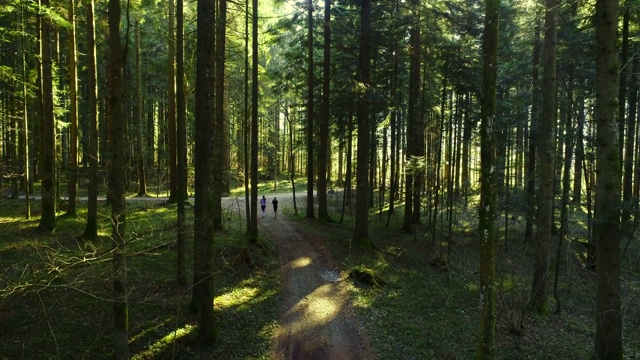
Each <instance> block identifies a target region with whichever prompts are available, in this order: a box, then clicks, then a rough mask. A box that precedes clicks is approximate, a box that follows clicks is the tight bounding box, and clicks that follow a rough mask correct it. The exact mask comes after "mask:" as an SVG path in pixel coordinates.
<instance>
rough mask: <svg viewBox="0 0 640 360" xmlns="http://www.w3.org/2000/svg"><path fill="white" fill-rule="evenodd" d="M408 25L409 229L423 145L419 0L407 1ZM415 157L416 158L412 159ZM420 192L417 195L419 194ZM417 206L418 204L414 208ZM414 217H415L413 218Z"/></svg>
mask: <svg viewBox="0 0 640 360" xmlns="http://www.w3.org/2000/svg"><path fill="white" fill-rule="evenodd" d="M410 16H411V29H410V31H409V42H410V43H411V47H410V49H411V50H410V51H411V52H410V55H409V56H410V66H409V105H408V108H409V111H408V115H407V134H408V135H407V160H406V161H407V162H408V163H409V164H411V168H410V169H408V171H407V172H406V174H407V175H406V191H405V206H404V222H403V225H402V228H403V229H404V230H405V231H408V232H411V231H413V226H414V225H415V224H417V223H418V222H419V220H420V219H419V216H420V214H419V212H418V214H415V213H414V212H415V211H416V206H415V205H416V203H415V199H416V193H417V194H420V185H421V182H420V181H419V180H418V178H419V177H420V174H421V173H422V170H421V169H420V167H419V166H417V164H418V163H419V162H420V159H418V158H417V156H418V155H419V154H418V153H419V149H420V148H422V147H423V146H424V144H423V143H421V142H420V138H421V136H420V134H419V132H420V128H421V127H420V125H419V124H420V123H421V122H422V120H421V114H420V60H421V58H420V53H421V51H420V50H421V44H420V15H419V2H417V1H412V3H411V14H410ZM416 160H417V161H416ZM419 196H420V195H418V198H419ZM418 209H419V208H418ZM416 218H417V219H416Z"/></svg>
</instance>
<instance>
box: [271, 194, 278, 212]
mask: <svg viewBox="0 0 640 360" xmlns="http://www.w3.org/2000/svg"><path fill="white" fill-rule="evenodd" d="M271 203H272V204H273V213H274V214H275V216H276V217H278V199H277V198H275V197H274V198H273V201H271Z"/></svg>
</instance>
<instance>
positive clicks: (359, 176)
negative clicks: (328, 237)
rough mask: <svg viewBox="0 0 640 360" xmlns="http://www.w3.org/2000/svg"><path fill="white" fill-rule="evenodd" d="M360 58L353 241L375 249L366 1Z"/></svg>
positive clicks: (366, 0)
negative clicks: (371, 218)
mask: <svg viewBox="0 0 640 360" xmlns="http://www.w3.org/2000/svg"><path fill="white" fill-rule="evenodd" d="M361 11H362V12H361V25H360V26H361V28H360V55H359V61H358V70H357V79H356V81H357V82H358V83H359V84H361V87H362V88H364V91H363V92H362V93H361V94H359V95H360V99H359V102H358V110H357V116H358V150H357V152H358V159H357V172H356V223H355V230H354V234H353V240H354V242H355V243H356V244H358V245H360V246H362V247H371V246H372V245H371V239H370V238H369V203H368V200H369V149H370V147H371V144H370V143H369V136H370V134H369V128H370V125H369V91H370V89H369V88H370V86H371V84H370V72H371V65H370V57H371V55H370V53H369V51H370V48H371V0H363V1H362V9H361Z"/></svg>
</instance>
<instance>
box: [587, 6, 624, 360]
mask: <svg viewBox="0 0 640 360" xmlns="http://www.w3.org/2000/svg"><path fill="white" fill-rule="evenodd" d="M618 7H619V5H618V0H597V1H596V14H595V24H596V49H597V50H596V84H595V85H596V102H595V120H596V126H597V133H596V143H597V148H596V174H597V180H596V210H595V220H594V223H593V238H594V241H595V243H596V262H597V263H596V276H597V291H596V337H595V358H597V359H608V360H611V359H622V355H623V351H622V316H621V298H620V296H621V295H620V205H621V204H620V185H621V184H620V181H621V180H620V178H621V177H620V175H621V159H620V150H619V144H618V139H619V138H618V124H617V123H616V112H617V106H618V103H617V100H618V99H617V98H616V90H617V88H618V80H619V75H618V71H619V68H618V65H619V64H618V51H617V47H618V45H617V44H618V42H617V27H618Z"/></svg>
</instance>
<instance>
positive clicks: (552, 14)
mask: <svg viewBox="0 0 640 360" xmlns="http://www.w3.org/2000/svg"><path fill="white" fill-rule="evenodd" d="M545 7H546V12H545V22H544V25H545V29H546V30H545V36H544V54H543V56H544V70H543V71H544V79H543V91H542V118H541V119H540V126H539V127H538V128H537V130H538V131H537V134H536V137H537V141H538V149H537V154H538V160H537V162H538V165H537V166H538V179H539V181H540V190H539V191H538V199H537V200H538V202H537V203H538V212H537V214H536V236H535V245H536V250H535V256H534V260H535V264H534V268H533V283H532V286H533V287H532V290H531V304H532V306H533V308H534V309H535V310H536V311H539V312H544V311H545V310H546V308H547V301H548V297H549V257H550V246H551V239H552V234H551V227H552V226H553V179H554V169H555V167H554V163H555V143H556V137H555V130H556V122H557V121H556V120H557V89H556V86H557V85H556V83H557V80H556V44H557V38H558V30H557V19H556V17H557V13H558V6H557V1H556V0H546V2H545Z"/></svg>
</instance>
